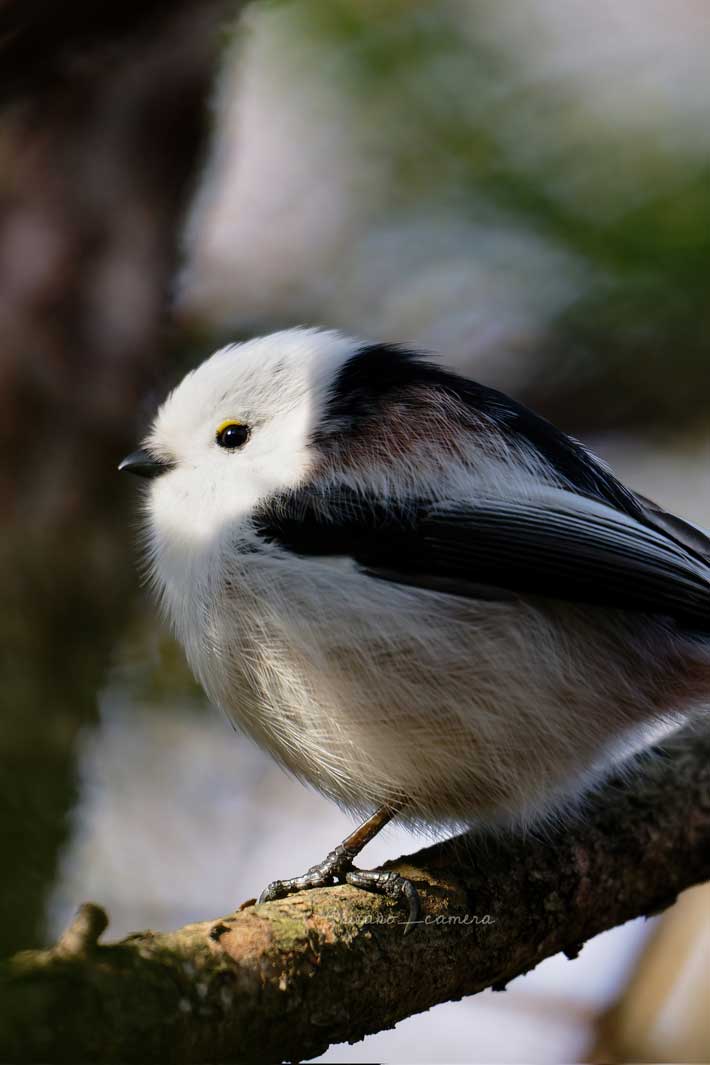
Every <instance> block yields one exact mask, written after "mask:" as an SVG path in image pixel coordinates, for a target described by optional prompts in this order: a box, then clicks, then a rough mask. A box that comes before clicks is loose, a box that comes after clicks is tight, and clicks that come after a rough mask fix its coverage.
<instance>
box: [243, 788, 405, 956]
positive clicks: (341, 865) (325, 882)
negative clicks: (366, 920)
mask: <svg viewBox="0 0 710 1065" xmlns="http://www.w3.org/2000/svg"><path fill="white" fill-rule="evenodd" d="M400 808H401V804H399V805H393V806H383V807H381V808H380V809H379V810H377V811H376V812H375V813H374V814H373V815H372V816H371V817H369V818H368V819H367V821H365V822H364V823H363V824H362V825H360V826H359V828H356V829H355V831H354V832H351V833H350V835H349V836H348V837H347V838H346V839H344V840H343V842H342V843H339V844H338V846H337V847H336V848H335V849H334V850H332V851H331V852H330V853H329V854H328V855H326V857H325V858H324V859H323V861H322V862H318V863H317V864H316V865H312V866H311V868H310V869H307V870H306V872H305V873H304V874H303V875H302V876H294V877H292V878H291V879H290V880H274V881H273V882H272V883H271V884H269V886H268V887H267V888H265V889H264V890H263V891H262V893H261V895H260V896H259V902H273V901H274V899H284V898H286V896H287V895H293V894H294V893H295V892H297V891H309V890H310V889H311V888H320V887H331V886H332V885H333V884H344V883H347V884H351V885H352V886H353V887H358V888H362V889H363V890H364V891H374V892H376V893H377V894H378V895H386V896H387V898H390V899H397V900H399V899H402V900H403V901H405V902H406V903H407V905H408V907H409V915H408V917H407V924H406V926H405V929H404V934H405V935H406V934H407V932H409V930H410V929H411V927H412V925H414V924H415V923H416V922H417V921H418V920H419V914H420V912H421V906H420V903H419V895H418V893H417V889H416V888H415V886H414V884H413V883H412V881H411V880H407V879H406V878H405V877H403V876H400V875H399V873H395V872H393V871H391V870H387V869H355V868H354V867H353V861H354V859H355V857H356V855H358V854H359V853H360V851H361V850H362V848H363V847H364V846H365V844H366V843H368V842H369V841H370V840H371V839H372V838H373V837H374V836H375V835H376V834H377V833H378V832H379V831H380V829H381V828H382V827H383V826H384V825H386V824H387V822H388V821H390V820H391V819H392V817H393V816H394V814H395V813H396V812H397V810H398V809H400Z"/></svg>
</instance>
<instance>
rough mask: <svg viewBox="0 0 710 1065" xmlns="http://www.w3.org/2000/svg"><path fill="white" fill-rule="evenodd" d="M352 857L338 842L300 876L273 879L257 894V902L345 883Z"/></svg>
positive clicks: (351, 853)
mask: <svg viewBox="0 0 710 1065" xmlns="http://www.w3.org/2000/svg"><path fill="white" fill-rule="evenodd" d="M354 857H355V854H354V853H353V852H352V851H351V850H350V849H349V848H348V847H346V846H344V845H343V844H342V843H339V844H338V846H337V847H336V848H335V850H332V851H331V852H330V854H327V855H326V856H325V858H324V859H323V861H322V862H318V863H317V864H316V865H312V866H311V867H310V869H307V870H306V872H305V873H304V874H303V875H302V876H294V877H291V879H290V880H273V881H272V882H271V883H270V884H269V885H268V887H265V888H264V890H263V891H262V893H261V895H259V902H273V900H274V899H285V898H286V896H287V895H293V894H294V892H296V891H309V890H310V889H311V888H319V887H330V886H331V885H332V884H342V883H345V876H346V874H347V873H348V870H350V869H352V867H353V858H354Z"/></svg>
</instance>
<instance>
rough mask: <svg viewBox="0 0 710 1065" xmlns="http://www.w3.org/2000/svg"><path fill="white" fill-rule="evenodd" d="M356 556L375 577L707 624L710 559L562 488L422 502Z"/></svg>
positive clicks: (709, 615)
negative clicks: (393, 531)
mask: <svg viewBox="0 0 710 1065" xmlns="http://www.w3.org/2000/svg"><path fill="white" fill-rule="evenodd" d="M359 561H360V562H361V564H362V565H363V566H364V567H365V569H366V570H367V572H369V573H370V574H371V575H372V576H373V577H381V578H384V579H387V580H394V581H399V582H401V583H404V584H415V585H417V586H419V587H422V586H423V587H431V588H432V589H435V590H438V591H448V592H456V593H457V594H459V595H469V596H470V595H473V596H476V595H478V594H480V593H479V591H478V589H480V588H483V589H485V590H486V591H487V593H488V594H490V590H491V589H501V590H505V591H507V592H508V593H511V592H512V593H518V594H527V595H538V596H545V597H549V598H554V599H565V600H572V601H575V602H580V603H593V604H603V605H605V606H613V607H619V608H623V609H627V610H642V611H647V612H651V613H658V614H667V615H670V616H672V617H675V618H677V619H678V620H679V621H681V622H683V623H684V624H689V625H691V626H693V627H696V628H698V627H699V628H710V566H709V565H707V564H705V563H703V562H702V561H701V560H699V559H698V558H697V557H695V556H694V555H693V554H691V553H689V552H688V551H686V550H685V548H684V547H683V546H682V545H681V544H679V543H677V542H675V541H674V540H671V539H669V538H668V537H667V536H665V535H664V533H663V532H662V531H660V530H657V529H654V528H651V527H649V526H646V525H643V524H641V523H640V522H638V521H636V520H635V519H633V518H630V517H628V516H627V515H622V514H620V513H619V512H618V511H615V510H613V509H612V508H611V507H608V506H605V505H602V504H599V503H597V502H596V501H592V500H589V499H588V498H585V497H582V496H579V495H577V494H575V493H572V492H567V491H563V490H557V489H545V490H544V491H543V492H541V494H540V495H539V497H532V498H526V499H522V498H521V499H509V498H488V499H486V498H479V499H476V500H473V501H470V502H468V503H466V504H461V503H458V502H455V503H453V502H452V503H448V504H447V503H443V504H437V505H433V506H430V507H425V508H422V509H420V510H419V512H418V514H417V518H416V520H415V522H414V523H412V524H411V525H410V527H409V529H408V530H406V529H400V530H398V532H397V535H396V536H394V537H389V538H388V537H381V538H379V539H375V540H374V541H373V542H372V543H371V544H370V545H369V547H367V546H366V547H365V549H364V550H361V551H360V552H359ZM457 582H458V584H457Z"/></svg>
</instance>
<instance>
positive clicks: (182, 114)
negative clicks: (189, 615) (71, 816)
mask: <svg viewBox="0 0 710 1065" xmlns="http://www.w3.org/2000/svg"><path fill="white" fill-rule="evenodd" d="M238 6H239V4H238V3H236V2H235V3H225V0H207V2H202V3H197V2H188V0H184V2H176V3H172V4H164V3H163V4H159V3H150V2H147V3H140V4H139V3H135V2H134V3H123V4H121V5H113V4H108V5H106V4H90V3H88V2H80V3H73V4H69V5H66V4H54V3H49V2H34V3H33V2H20V0H13V2H6V3H4V4H1V5H0V454H2V456H3V461H2V465H1V466H0V506H1V507H2V514H3V518H4V524H5V530H4V536H3V546H2V549H0V582H1V584H2V587H3V593H4V601H5V604H6V605H5V609H4V610H3V612H2V615H0V656H1V658H2V663H1V664H2V672H3V703H4V706H3V710H2V721H3V727H2V732H1V733H0V762H1V763H2V764H1V768H0V776H1V778H2V786H1V787H0V806H2V809H0V860H1V861H2V865H3V869H4V873H3V878H2V883H1V884H0V915H2V916H1V918H0V953H5V952H8V951H11V950H13V949H15V948H16V947H17V946H19V945H20V944H21V943H24V942H26V941H27V938H28V937H29V939H30V940H31V941H32V942H35V943H36V942H38V941H39V939H40V936H41V926H42V914H43V907H44V899H45V894H46V888H47V884H48V883H49V882H50V880H51V877H52V875H53V873H54V869H55V865H56V860H57V853H58V848H59V847H60V845H61V842H62V840H63V839H64V836H65V832H66V817H67V812H68V810H69V809H70V806H71V804H72V801H73V798H74V794H75V787H76V784H75V769H74V763H73V751H74V741H75V736H76V733H77V730H78V729H79V727H80V726H81V725H82V723H85V722H87V721H91V720H93V718H94V716H95V712H96V707H95V692H96V690H97V688H98V687H99V686H100V679H101V676H102V673H103V671H104V669H105V666H106V662H107V659H108V654H109V650H110V647H111V645H112V643H113V641H114V640H115V638H116V634H117V632H119V631H120V626H121V625H122V624H123V623H124V622H125V618H126V615H127V611H128V608H129V605H130V601H131V599H132V598H133V596H134V594H135V590H136V587H137V579H136V577H135V576H134V571H133V566H132V564H133V561H134V551H133V546H132V541H133V523H132V521H131V519H130V515H129V513H127V508H126V506H125V504H126V503H127V502H128V501H129V499H130V498H131V493H130V492H128V491H127V489H126V486H124V485H122V484H119V481H118V478H117V477H116V476H115V475H114V474H115V466H116V462H117V459H118V458H120V456H121V454H122V450H123V449H124V448H125V447H126V446H128V445H129V444H130V443H131V442H132V441H133V439H134V436H135V433H136V431H137V429H138V427H139V426H140V424H141V423H142V421H143V417H144V414H145V411H144V410H143V409H142V408H141V402H142V400H143V398H144V397H145V395H146V393H147V392H148V391H149V390H150V385H151V382H152V381H153V380H154V379H155V378H156V376H157V375H159V374H160V373H161V371H162V369H163V367H164V364H165V362H166V353H167V351H168V350H169V344H170V328H169V327H170V314H169V309H170V288H171V282H172V278H173V275H174V272H175V269H176V265H177V255H178V244H179V234H180V224H181V218H182V214H183V211H184V208H185V204H186V199H187V197H188V195H189V193H190V190H191V188H192V186H193V183H194V181H195V176H196V173H197V170H198V168H199V165H200V162H201V159H202V153H203V148H204V142H205V138H206V133H207V129H208V114H209V112H208V106H207V105H208V98H209V93H210V88H211V84H212V80H213V76H214V71H215V66H216V61H217V54H218V47H219V41H220V31H221V27H222V24H223V21H224V19H225V17H226V16H228V15H231V14H233V13H236V10H237V8H238ZM117 508H118V510H119V516H118V517H117ZM121 509H123V510H124V511H126V519H125V521H122V520H121V517H120V510H121ZM121 528H123V530H124V531H123V533H121V532H120V530H121Z"/></svg>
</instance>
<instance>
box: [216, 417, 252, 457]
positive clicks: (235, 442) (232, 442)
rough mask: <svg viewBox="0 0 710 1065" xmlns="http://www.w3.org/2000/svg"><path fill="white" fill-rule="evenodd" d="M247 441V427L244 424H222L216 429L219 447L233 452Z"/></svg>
mask: <svg viewBox="0 0 710 1065" xmlns="http://www.w3.org/2000/svg"><path fill="white" fill-rule="evenodd" d="M248 439H249V426H248V425H245V424H244V422H222V424H221V425H220V426H218V428H217V436H216V440H217V443H218V444H219V446H220V447H224V448H227V450H228V451H234V449H235V448H237V447H242V446H243V445H244V444H246V442H247V440H248Z"/></svg>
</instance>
